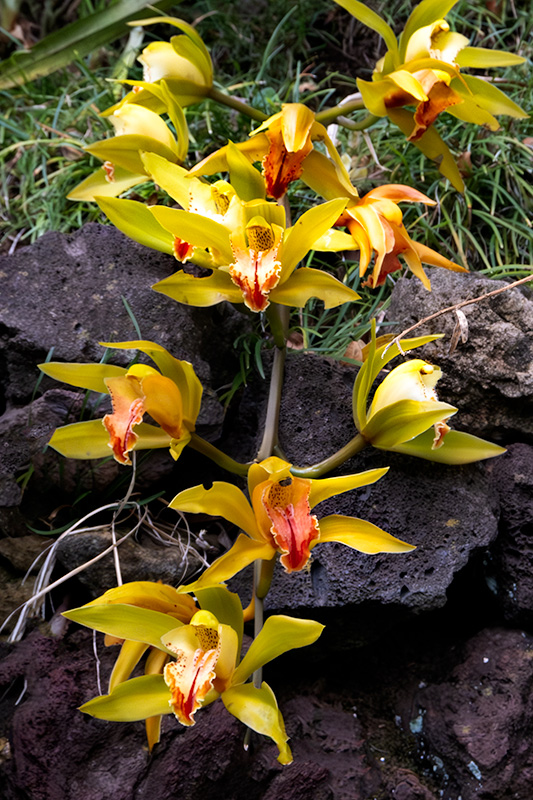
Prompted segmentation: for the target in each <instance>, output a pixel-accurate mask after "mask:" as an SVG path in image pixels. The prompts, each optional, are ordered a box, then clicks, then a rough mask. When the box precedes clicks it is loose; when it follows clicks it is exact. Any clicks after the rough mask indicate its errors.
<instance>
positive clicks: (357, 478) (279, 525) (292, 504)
mask: <svg viewBox="0 0 533 800" xmlns="http://www.w3.org/2000/svg"><path fill="white" fill-rule="evenodd" d="M387 469H388V468H387V467H385V468H384V469H372V470H367V471H366V472H361V473H359V474H356V475H346V476H343V477H339V478H325V479H317V480H313V479H310V480H309V479H304V478H296V477H294V476H293V475H292V474H291V465H290V464H289V463H288V462H287V461H283V460H282V459H280V458H277V457H276V456H272V457H270V458H267V459H265V460H264V461H261V463H260V464H252V466H251V467H250V470H249V472H248V492H249V495H250V498H251V502H249V501H248V500H247V499H246V497H245V495H244V493H243V492H242V491H241V490H240V489H238V488H237V487H236V486H234V485H233V484H230V483H224V482H215V483H214V484H213V486H212V487H211V488H210V489H204V487H203V486H195V487H193V488H192V489H186V490H185V491H183V492H180V494H178V495H177V496H176V497H175V498H174V499H173V500H172V502H171V503H170V507H171V508H174V509H176V510H177V511H188V512H191V513H207V514H213V515H219V516H221V517H223V518H224V519H227V520H228V521H229V522H232V523H234V524H235V525H237V526H238V527H239V528H240V529H241V530H242V531H244V533H241V534H240V535H239V537H238V538H237V540H236V542H235V544H234V545H233V547H231V549H230V550H229V551H228V552H227V553H225V554H224V555H222V556H221V557H220V558H218V559H217V560H216V561H215V562H214V563H213V564H211V566H210V567H208V569H207V570H206V571H205V572H204V573H203V574H202V575H201V577H200V578H199V579H198V580H197V581H195V582H194V583H192V584H189V585H188V586H184V587H181V590H182V591H194V592H196V590H197V589H198V588H200V589H201V588H204V587H207V586H211V585H213V584H217V583H220V582H222V581H226V580H228V579H229V578H231V577H232V576H233V575H235V574H236V573H237V572H240V571H241V570H242V569H244V568H245V567H246V566H248V565H249V564H251V563H252V562H254V561H256V560H258V559H261V560H265V561H270V560H271V559H273V558H274V557H275V555H276V553H280V554H281V563H282V565H283V567H284V568H285V571H286V572H289V573H290V572H297V571H300V570H302V569H304V568H305V566H306V564H307V563H308V561H309V558H310V555H311V551H312V550H313V548H314V547H316V545H318V544H321V543H323V542H341V543H342V544H345V545H347V546H348V547H352V548H353V549H355V550H359V551H361V552H362V553H404V552H408V551H409V550H412V549H413V547H412V545H410V544H406V543H405V542H402V541H400V540H399V539H395V538H394V537H393V536H391V535H390V534H388V533H386V532H385V531H383V530H381V528H378V527H376V526H375V525H373V524H372V523H370V522H366V521H365V520H361V519H356V518H355V517H345V516H340V515H337V514H332V515H330V516H327V517H323V518H322V519H321V520H320V521H319V520H318V519H317V517H316V516H315V515H314V514H311V510H312V509H313V508H314V506H316V505H318V503H321V502H322V501H323V500H327V499H328V498H330V497H335V496H336V495H338V494H342V493H343V492H348V491H351V490H352V489H356V488H359V487H361V486H368V485H369V484H371V483H375V481H377V480H379V478H381V477H382V476H383V475H384V474H385V473H386V472H387Z"/></svg>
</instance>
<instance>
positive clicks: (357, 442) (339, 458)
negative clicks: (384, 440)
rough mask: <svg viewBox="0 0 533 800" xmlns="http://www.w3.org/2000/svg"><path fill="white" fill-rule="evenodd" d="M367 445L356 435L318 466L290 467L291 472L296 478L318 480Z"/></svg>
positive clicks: (363, 439) (362, 438)
mask: <svg viewBox="0 0 533 800" xmlns="http://www.w3.org/2000/svg"><path fill="white" fill-rule="evenodd" d="M367 445H368V442H367V440H366V439H365V438H364V436H361V434H360V433H358V434H357V436H354V438H353V439H351V440H350V441H349V442H348V444H345V445H344V447H341V449H340V450H337V452H336V453H333V455H332V456H329V457H328V458H325V459H324V461H319V462H318V464H313V465H312V466H310V467H291V472H292V474H293V475H295V476H296V477H297V478H320V476H321V475H325V474H326V473H327V472H331V470H333V469H336V468H337V467H340V466H341V465H342V464H344V462H345V461H347V460H348V459H349V458H351V457H352V456H354V455H355V454H356V453H359V452H361V450H363V448H364V447H366V446H367Z"/></svg>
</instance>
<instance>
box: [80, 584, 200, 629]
mask: <svg viewBox="0 0 533 800" xmlns="http://www.w3.org/2000/svg"><path fill="white" fill-rule="evenodd" d="M107 603H126V604H128V605H132V606H139V607H141V608H150V609H151V610H152V611H160V612H162V613H164V614H169V615H170V616H172V617H175V618H176V619H178V620H180V622H185V623H187V622H189V621H190V619H191V617H192V616H193V614H195V613H196V611H198V609H197V607H196V604H195V602H194V600H193V599H192V597H189V596H188V595H185V594H181V593H180V592H178V590H177V589H175V588H174V587H173V586H168V585H167V584H165V583H159V582H158V583H156V582H155V581H130V582H129V583H123V584H122V585H121V586H115V587H114V588H113V589H108V590H107V592H104V594H103V595H101V596H100V597H97V598H96V599H95V600H91V601H90V602H89V603H86V604H85V605H84V606H83V608H87V607H89V606H101V605H104V604H107Z"/></svg>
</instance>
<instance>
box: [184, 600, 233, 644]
mask: <svg viewBox="0 0 533 800" xmlns="http://www.w3.org/2000/svg"><path fill="white" fill-rule="evenodd" d="M195 595H196V598H197V600H198V603H199V605H200V608H202V609H204V610H206V611H210V612H211V613H212V614H214V615H215V617H216V618H217V619H218V621H219V622H220V623H222V624H224V625H229V626H230V627H231V628H233V630H234V631H235V632H236V633H237V636H238V647H237V651H238V652H239V653H240V652H241V645H242V634H243V626H244V621H243V613H242V605H241V601H240V598H239V595H238V594H236V593H235V592H230V591H229V589H227V588H226V587H225V586H212V587H210V588H208V589H197V590H196V591H195ZM184 596H185V597H186V596H187V595H181V597H184Z"/></svg>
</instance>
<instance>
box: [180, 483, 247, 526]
mask: <svg viewBox="0 0 533 800" xmlns="http://www.w3.org/2000/svg"><path fill="white" fill-rule="evenodd" d="M170 508H174V509H175V510H176V511H188V512H189V513H191V514H201V513H205V514H211V516H217V517H223V518H224V519H227V520H228V522H232V523H233V524H234V525H236V526H237V527H238V528H240V529H241V530H243V531H245V532H246V533H247V534H249V535H250V536H251V537H252V538H254V539H260V535H259V532H258V529H257V524H256V521H255V516H254V513H253V511H252V507H251V506H250V503H249V502H248V500H247V499H246V497H245V495H244V493H243V492H242V491H241V490H240V489H238V488H237V487H236V486H234V485H233V484H232V483H225V482H223V481H215V482H214V483H213V485H212V487H211V488H210V489H205V488H204V487H203V486H194V487H193V488H192V489H185V491H183V492H180V493H179V494H177V495H176V496H175V497H174V499H173V500H172V501H171V502H170Z"/></svg>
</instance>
